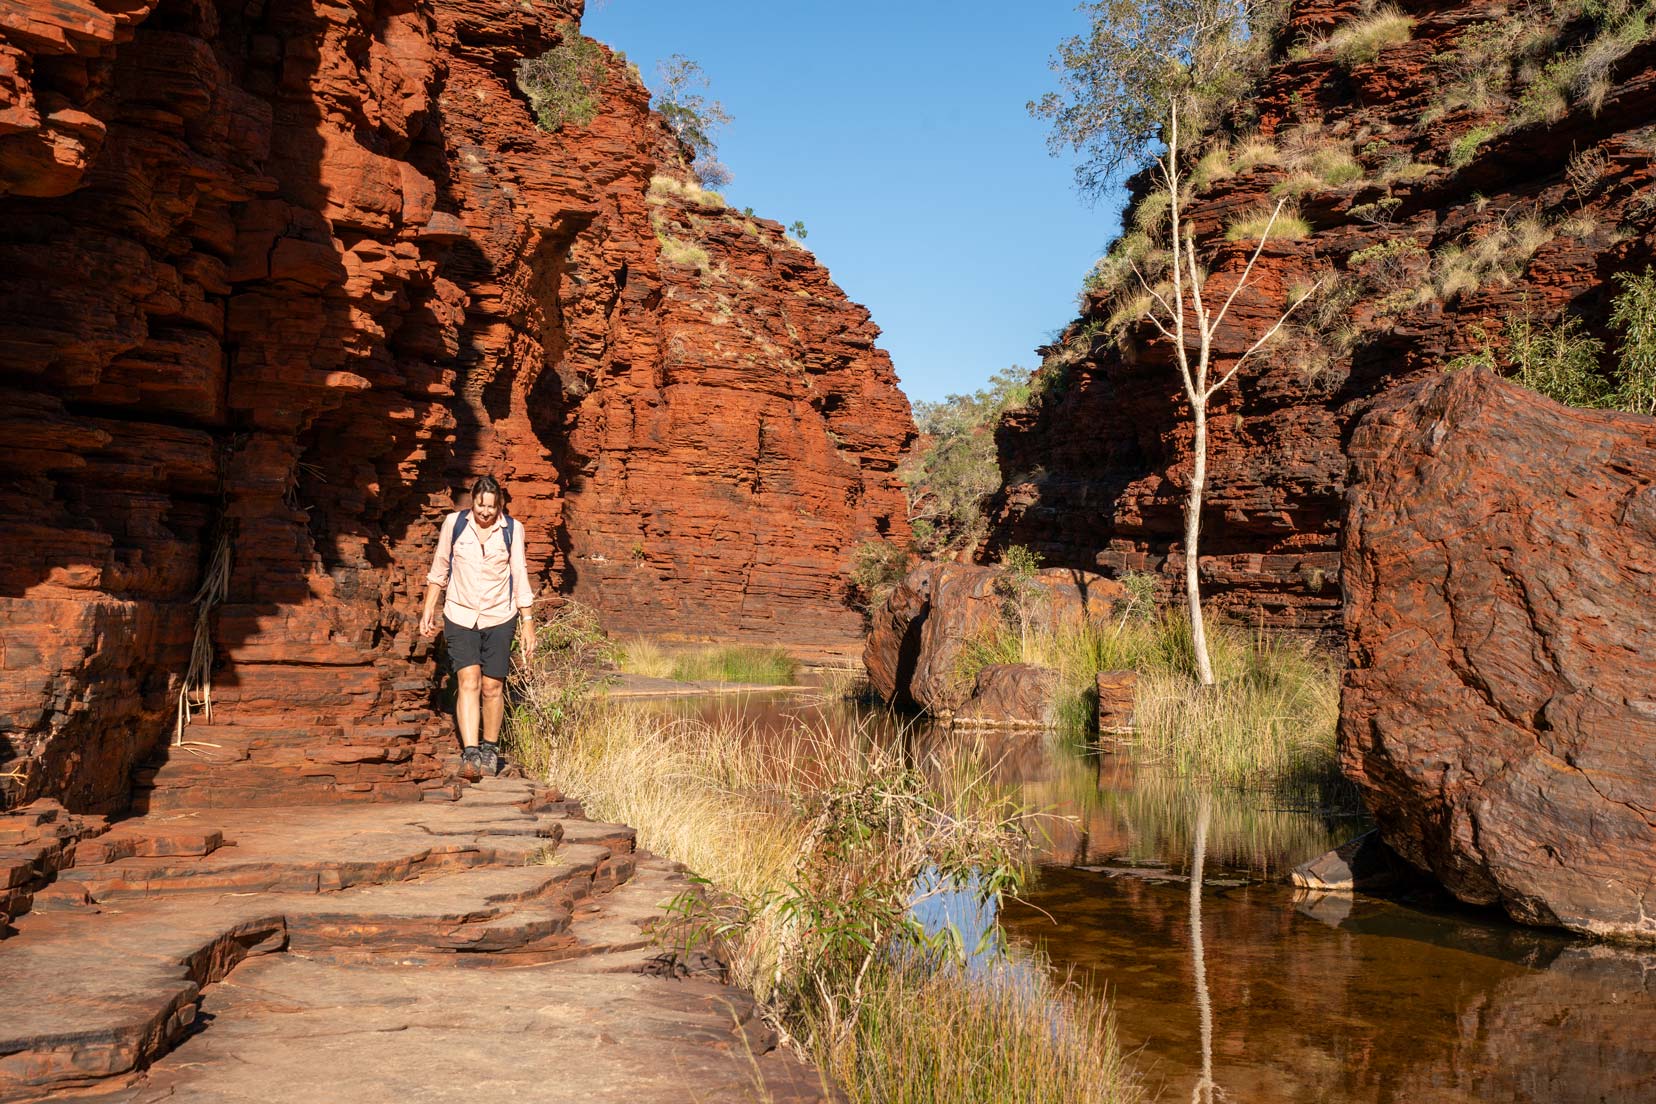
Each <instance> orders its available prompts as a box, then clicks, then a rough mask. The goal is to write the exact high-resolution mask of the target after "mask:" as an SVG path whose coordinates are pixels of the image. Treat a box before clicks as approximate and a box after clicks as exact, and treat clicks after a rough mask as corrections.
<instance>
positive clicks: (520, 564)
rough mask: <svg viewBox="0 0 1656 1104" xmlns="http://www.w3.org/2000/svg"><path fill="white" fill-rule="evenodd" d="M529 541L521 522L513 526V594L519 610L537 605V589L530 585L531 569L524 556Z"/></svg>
mask: <svg viewBox="0 0 1656 1104" xmlns="http://www.w3.org/2000/svg"><path fill="white" fill-rule="evenodd" d="M527 539H528V538H527V537H526V536H525V535H524V532H523V524H522V523H521V522H519V523H518V524H516V525H514V526H512V548H511V553H512V593H513V594H514V595H515V596H516V597H517V607H518V609H528V608H529V607H530V606H532V605H534V604H535V588H534V587H533V586H532V585H530V582H529V567H528V564H527V562H526V561H525V559H524V555H523V545H524V542H525V541H526V540H527Z"/></svg>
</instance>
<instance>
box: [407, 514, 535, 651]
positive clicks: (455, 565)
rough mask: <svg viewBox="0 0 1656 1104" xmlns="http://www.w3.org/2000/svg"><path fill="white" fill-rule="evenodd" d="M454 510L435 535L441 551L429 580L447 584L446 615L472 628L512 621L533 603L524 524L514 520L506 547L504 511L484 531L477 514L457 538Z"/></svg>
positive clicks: (433, 561)
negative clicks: (520, 611)
mask: <svg viewBox="0 0 1656 1104" xmlns="http://www.w3.org/2000/svg"><path fill="white" fill-rule="evenodd" d="M459 517H460V511H458V510H456V511H455V512H454V513H452V514H450V515H449V516H448V517H446V518H444V519H443V527H442V529H441V530H440V531H439V536H438V538H437V554H436V556H434V557H433V558H432V561H431V572H430V574H428V575H427V576H426V581H427V582H431V583H435V584H437V585H438V586H447V587H448V593H447V595H445V597H444V599H443V616H444V617H447V618H448V619H449V620H450V621H453V622H454V623H455V624H456V625H462V626H464V627H466V628H468V629H488V628H493V627H494V626H495V625H502V624H505V623H506V622H507V621H510V620H511V619H512V617H513V615H515V614H516V613H517V611H518V610H520V609H528V608H529V607H530V606H532V605H534V603H535V592H534V589H533V588H532V587H531V586H530V585H529V569H528V567H527V566H525V564H524V559H523V540H524V537H523V523H522V522H521V521H517V520H515V519H514V520H513V522H512V547H511V548H507V547H506V524H505V518H506V515H505V514H501V515H500V516H498V517H496V518H495V523H494V524H493V525H491V526H489V528H487V529H480V528H478V525H477V518H476V517H471V518H468V519H467V521H466V529H465V532H463V533H461V534H460V539H459V541H456V540H455V539H454V525H455V522H456V521H457V520H458V519H459Z"/></svg>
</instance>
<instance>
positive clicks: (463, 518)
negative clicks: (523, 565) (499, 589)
mask: <svg viewBox="0 0 1656 1104" xmlns="http://www.w3.org/2000/svg"><path fill="white" fill-rule="evenodd" d="M505 521H506V559H507V563H508V566H507V569H506V600H507V601H508V602H510V601H511V600H512V590H513V588H514V587H515V586H516V585H517V581H516V580H515V579H514V578H513V577H512V569H511V567H510V562H511V557H512V515H511V514H506V515H505ZM470 522H471V511H470V510H461V511H460V519H459V520H458V521H456V522H455V523H454V532H453V533H452V534H450V535H449V547H450V548H453V547H454V545H455V544H456V542H458V541H459V540H460V534H461V533H464V532H465V531H466V526H467V524H469V523H470Z"/></svg>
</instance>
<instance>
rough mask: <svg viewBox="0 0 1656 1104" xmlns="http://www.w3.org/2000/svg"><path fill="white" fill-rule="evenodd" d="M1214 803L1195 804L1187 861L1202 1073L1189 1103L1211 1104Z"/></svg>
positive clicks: (1203, 798)
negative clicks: (1209, 900) (1205, 888)
mask: <svg viewBox="0 0 1656 1104" xmlns="http://www.w3.org/2000/svg"><path fill="white" fill-rule="evenodd" d="M1212 816H1213V802H1212V799H1211V798H1210V797H1209V795H1208V794H1207V792H1206V791H1203V792H1202V793H1201V794H1200V795H1199V796H1198V798H1197V801H1196V829H1195V835H1194V842H1193V845H1192V850H1191V858H1190V965H1191V974H1192V976H1193V977H1194V979H1195V982H1196V1014H1197V1016H1198V1018H1199V1019H1200V1020H1201V1024H1202V1072H1201V1073H1200V1074H1199V1075H1198V1076H1197V1078H1196V1086H1195V1087H1194V1088H1193V1089H1191V1091H1190V1100H1191V1104H1213V1093H1214V1084H1213V1002H1212V1001H1211V1000H1210V999H1209V997H1208V984H1207V955H1206V953H1205V950H1204V948H1203V946H1202V867H1203V866H1204V865H1205V864H1206V862H1207V834H1208V822H1209V821H1210V820H1211V819H1212Z"/></svg>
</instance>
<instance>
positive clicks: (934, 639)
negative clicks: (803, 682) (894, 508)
mask: <svg viewBox="0 0 1656 1104" xmlns="http://www.w3.org/2000/svg"><path fill="white" fill-rule="evenodd" d="M1125 598H1126V591H1125V590H1124V589H1123V587H1122V586H1121V584H1120V583H1117V582H1116V581H1114V580H1113V579H1106V578H1103V577H1102V576H1099V575H1092V574H1089V573H1087V572H1084V571H1070V570H1067V569H1064V568H1048V569H1046V570H1043V571H1040V572H1038V573H1036V574H1035V575H1033V576H1032V577H1030V578H1029V579H1028V580H1027V581H1025V582H1023V583H1021V584H1019V583H1018V582H1017V581H1015V580H1014V579H1013V578H1012V576H1011V575H1010V574H1009V573H1008V572H1006V571H1004V570H1001V569H998V568H989V567H977V566H973V565H971V564H955V563H944V564H927V565H925V566H923V567H919V568H916V569H915V570H914V571H911V572H910V573H909V574H908V576H907V577H906V578H905V579H904V580H903V581H902V582H901V583H899V584H898V585H897V586H896V588H895V589H893V590H892V592H891V596H890V597H889V598H888V599H887V600H886V603H885V605H884V606H882V607H880V609H878V610H877V611H875V613H874V618H873V625H872V627H871V629H870V631H869V634H868V640H867V642H866V643H865V644H864V646H863V665H864V667H866V668H867V670H868V678H869V682H870V684H871V685H872V686H873V688H874V691H875V692H876V693H877V694H879V695H880V696H881V697H882V698H884V699H885V700H886V701H887V702H890V703H892V704H896V705H904V706H917V707H919V708H922V709H926V710H929V711H930V712H932V713H937V714H941V715H949V714H953V713H954V712H956V711H957V710H959V709H960V708H961V707H962V705H963V704H964V703H965V702H966V701H967V699H969V698H970V697H971V695H972V691H973V687H974V682H973V676H972V674H971V673H970V672H966V671H963V669H962V660H963V659H964V658H965V654H964V653H965V652H966V651H967V649H969V648H970V647H971V646H972V645H973V644H976V643H981V642H984V641H985V640H987V639H988V638H990V637H992V636H993V635H995V633H996V632H997V631H998V630H1001V629H1004V628H1006V627H1007V626H1009V625H1014V624H1017V623H1018V622H1019V619H1020V618H1022V619H1023V621H1024V623H1025V624H1027V625H1028V626H1029V628H1030V629H1031V630H1034V631H1039V630H1042V629H1053V628H1061V627H1063V626H1064V625H1066V624H1074V623H1077V622H1080V621H1083V620H1086V619H1091V618H1103V617H1108V616H1110V615H1111V613H1113V612H1114V610H1115V605H1116V603H1117V602H1119V601H1122V600H1124V599H1125ZM1013 631H1017V630H1015V629H1014V630H1013ZM1037 681H1038V680H1037Z"/></svg>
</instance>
